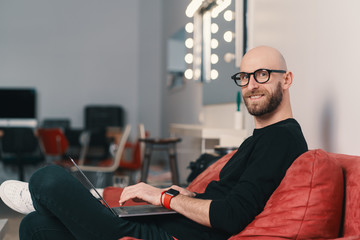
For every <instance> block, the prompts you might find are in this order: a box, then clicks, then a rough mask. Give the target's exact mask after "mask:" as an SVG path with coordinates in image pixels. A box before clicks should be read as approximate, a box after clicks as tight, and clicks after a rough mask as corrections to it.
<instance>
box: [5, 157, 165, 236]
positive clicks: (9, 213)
mask: <svg viewBox="0 0 360 240" xmlns="http://www.w3.org/2000/svg"><path fill="white" fill-rule="evenodd" d="M39 167H42V166H41V165H38V166H30V167H28V168H27V169H26V171H25V180H28V179H29V178H30V176H31V174H32V173H33V172H34V171H36V170H37V169H38V168H39ZM7 179H17V171H16V169H15V168H11V167H7V166H3V165H2V163H1V162H0V183H2V182H3V181H5V180H7ZM170 179H171V174H170V172H169V171H168V169H167V168H164V167H162V166H150V171H149V179H148V182H149V183H150V184H152V185H162V186H169V185H171V181H170ZM23 217H24V215H22V214H20V213H17V212H15V211H13V210H11V209H10V208H8V207H7V206H6V205H5V204H4V203H3V202H2V201H1V199H0V219H8V224H7V231H6V234H5V236H4V238H3V239H0V240H17V239H19V234H18V231H19V225H20V222H21V220H22V218H23Z"/></svg>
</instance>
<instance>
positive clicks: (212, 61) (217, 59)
mask: <svg viewBox="0 0 360 240" xmlns="http://www.w3.org/2000/svg"><path fill="white" fill-rule="evenodd" d="M210 60H211V63H212V64H216V63H217V62H218V61H219V57H218V55H216V54H214V53H213V54H211V59H210Z"/></svg>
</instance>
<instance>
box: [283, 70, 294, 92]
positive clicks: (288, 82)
mask: <svg viewBox="0 0 360 240" xmlns="http://www.w3.org/2000/svg"><path fill="white" fill-rule="evenodd" d="M293 79H294V75H293V73H292V72H286V73H285V78H284V85H283V88H284V89H289V88H290V86H291V84H292V82H293Z"/></svg>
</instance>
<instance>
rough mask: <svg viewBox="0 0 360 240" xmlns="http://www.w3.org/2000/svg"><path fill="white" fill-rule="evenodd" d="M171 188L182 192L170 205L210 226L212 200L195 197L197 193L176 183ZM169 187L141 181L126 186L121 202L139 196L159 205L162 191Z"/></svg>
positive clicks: (196, 220) (138, 197) (186, 215)
mask: <svg viewBox="0 0 360 240" xmlns="http://www.w3.org/2000/svg"><path fill="white" fill-rule="evenodd" d="M171 188H172V189H175V190H177V191H179V192H180V194H179V195H178V196H176V197H174V198H173V199H172V201H171V203H170V207H171V208H172V209H174V210H175V211H177V212H178V213H180V214H182V215H184V216H185V217H188V218H190V219H192V220H193V221H195V222H198V223H200V224H202V225H205V226H208V227H210V219H209V209H210V204H211V200H203V199H196V198H194V196H195V193H193V192H190V191H189V190H187V189H184V188H181V187H179V186H176V185H173V186H171ZM168 189H169V188H166V189H160V188H156V187H153V186H150V185H148V184H146V183H142V182H141V183H138V184H136V185H132V186H129V187H126V188H124V190H123V192H122V194H121V196H120V201H119V203H120V206H122V205H123V204H124V203H125V202H126V201H127V200H130V199H135V198H137V199H141V200H144V201H146V202H148V203H150V204H152V205H158V206H159V205H161V201H163V200H160V197H161V193H162V192H163V191H165V190H168Z"/></svg>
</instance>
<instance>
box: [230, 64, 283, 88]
mask: <svg viewBox="0 0 360 240" xmlns="http://www.w3.org/2000/svg"><path fill="white" fill-rule="evenodd" d="M272 72H276V73H286V71H285V70H271V69H265V68H260V69H258V70H256V71H255V72H252V73H247V72H238V73H236V74H234V75H232V76H231V78H232V79H233V80H234V82H235V84H236V85H238V86H240V87H245V86H247V85H248V84H249V81H250V76H251V75H254V79H255V81H256V82H257V83H266V82H267V81H269V79H270V74H271V73H272Z"/></svg>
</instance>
